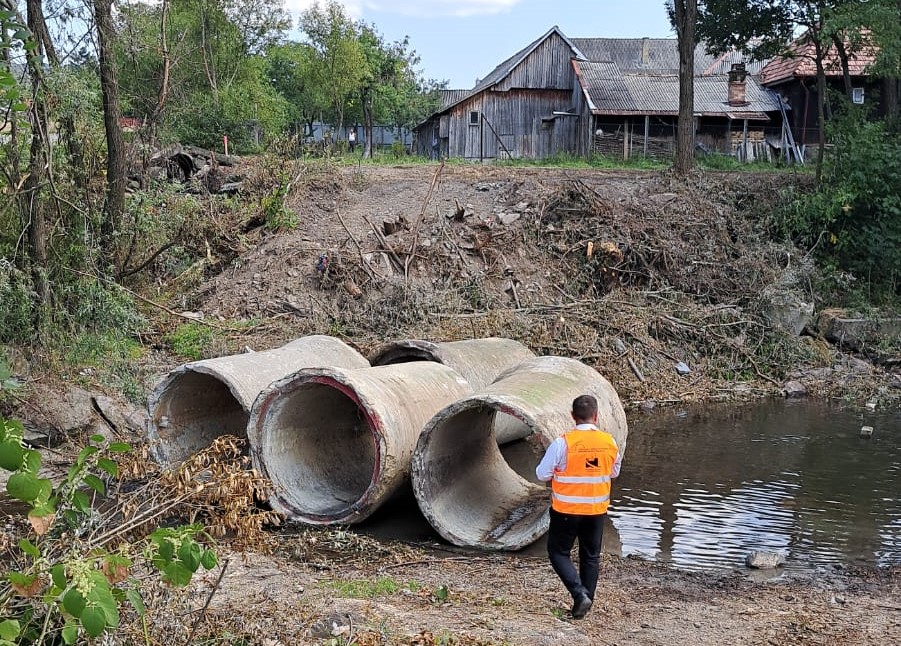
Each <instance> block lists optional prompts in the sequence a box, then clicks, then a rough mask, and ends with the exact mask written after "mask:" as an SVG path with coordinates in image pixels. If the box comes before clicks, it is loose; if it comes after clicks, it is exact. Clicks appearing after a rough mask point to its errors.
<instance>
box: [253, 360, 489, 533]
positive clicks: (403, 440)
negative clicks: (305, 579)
mask: <svg viewBox="0 0 901 646" xmlns="http://www.w3.org/2000/svg"><path fill="white" fill-rule="evenodd" d="M471 393H472V388H470V386H469V384H468V383H467V382H466V380H465V379H463V378H462V377H461V376H460V375H459V374H457V373H456V372H455V371H453V370H451V369H450V368H448V367H447V366H443V365H440V364H437V363H432V362H417V363H408V364H400V365H394V366H381V367H376V368H366V369H363V370H337V369H310V370H301V371H299V372H297V373H296V374H294V375H291V376H288V377H285V378H284V379H281V380H279V381H277V382H275V383H273V384H272V385H271V386H269V387H268V388H267V389H266V390H264V391H263V392H262V393H260V395H259V397H257V400H256V401H255V402H254V405H253V408H252V409H251V412H250V422H249V425H248V435H249V436H250V446H251V458H252V460H253V464H254V467H255V468H256V469H257V470H258V471H259V472H260V473H262V474H263V475H265V476H266V477H268V478H269V479H270V480H271V482H272V484H273V489H274V492H273V494H272V496H271V497H270V500H269V502H270V504H271V505H272V508H273V509H275V510H276V511H279V512H282V513H283V514H285V516H287V517H288V518H289V519H291V520H297V521H301V522H304V523H307V524H312V525H337V524H351V523H356V522H359V521H361V520H363V519H365V518H366V517H368V516H369V515H370V514H371V513H372V512H374V511H375V510H376V509H377V508H378V507H379V506H380V505H381V504H382V503H384V502H385V501H386V500H388V498H390V497H391V495H392V494H394V493H395V492H396V491H398V489H399V488H400V487H401V486H402V485H403V484H404V483H405V482H406V481H407V480H408V479H409V475H410V459H411V457H412V454H413V449H414V447H415V446H416V440H417V438H418V437H419V433H420V432H421V431H422V428H423V426H425V424H426V422H428V421H429V419H430V418H431V417H432V415H434V414H435V413H436V412H437V411H439V410H440V409H441V408H443V407H444V406H447V405H448V404H449V403H451V402H453V401H457V400H459V399H461V398H463V397H466V396H467V395H470V394H471Z"/></svg>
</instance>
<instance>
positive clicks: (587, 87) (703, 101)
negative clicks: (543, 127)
mask: <svg viewBox="0 0 901 646" xmlns="http://www.w3.org/2000/svg"><path fill="white" fill-rule="evenodd" d="M573 64H574V66H575V68H576V74H577V75H578V77H579V82H580V83H581V84H582V89H583V92H584V93H585V94H586V96H587V97H588V99H589V102H590V104H591V107H592V112H593V113H595V114H610V115H619V114H657V115H677V114H679V77H678V75H675V74H619V70H618V69H617V67H616V65H615V64H613V63H589V62H580V61H576V62H574V63H573ZM694 89H695V101H694V103H695V106H694V110H695V114H700V115H706V116H730V117H732V118H738V119H755V118H759V117H760V116H761V115H762V113H766V112H776V111H778V110H779V99H778V97H776V96H775V95H774V94H773V93H771V92H769V91H768V90H766V89H765V88H762V87H761V86H760V85H758V84H757V82H756V81H754V79H753V78H751V77H748V79H747V82H746V85H745V98H746V101H747V104H746V105H741V106H733V105H729V103H728V102H727V100H726V99H727V97H728V92H729V81H728V77H727V76H696V77H695V88H694ZM764 118H765V116H764Z"/></svg>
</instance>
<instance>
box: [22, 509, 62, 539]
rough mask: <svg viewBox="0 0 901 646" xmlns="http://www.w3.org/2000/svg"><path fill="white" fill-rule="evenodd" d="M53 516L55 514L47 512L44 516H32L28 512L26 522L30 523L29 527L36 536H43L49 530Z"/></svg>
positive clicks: (54, 516)
mask: <svg viewBox="0 0 901 646" xmlns="http://www.w3.org/2000/svg"><path fill="white" fill-rule="evenodd" d="M55 518H56V514H47V515H46V516H34V515H32V514H28V522H29V523H31V528H32V529H33V530H34V533H35V534H37V535H38V536H43V535H44V534H46V533H47V532H48V531H49V530H50V527H51V525H53V520H54V519H55Z"/></svg>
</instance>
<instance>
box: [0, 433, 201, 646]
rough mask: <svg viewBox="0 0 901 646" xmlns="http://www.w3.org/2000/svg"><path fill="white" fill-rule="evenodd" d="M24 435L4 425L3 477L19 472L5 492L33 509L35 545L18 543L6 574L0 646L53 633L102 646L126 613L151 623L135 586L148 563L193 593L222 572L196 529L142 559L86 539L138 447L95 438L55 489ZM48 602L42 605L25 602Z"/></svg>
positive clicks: (156, 540) (160, 541)
mask: <svg viewBox="0 0 901 646" xmlns="http://www.w3.org/2000/svg"><path fill="white" fill-rule="evenodd" d="M22 434H23V429H22V425H21V424H20V423H18V422H15V421H12V420H7V419H3V418H0V468H3V469H4V470H6V471H9V472H11V473H10V476H9V480H8V482H7V485H6V491H7V494H8V495H9V496H10V497H11V498H13V499H15V500H19V501H21V502H23V503H25V504H26V505H27V506H28V511H27V518H28V522H29V523H30V524H31V527H32V530H33V532H34V535H35V538H34V540H32V539H31V538H22V539H20V540H19V542H18V546H17V547H18V551H19V554H18V556H17V558H15V559H14V560H12V561H9V563H10V564H11V565H9V566H8V567H14V568H15V569H11V570H8V571H5V572H4V574H3V577H4V578H5V579H6V580H7V581H8V583H9V585H10V588H11V590H10V593H9V594H7V595H5V596H3V597H2V598H0V615H2V616H4V617H5V618H6V619H4V620H3V621H2V622H0V646H2V645H5V644H15V643H19V642H20V641H21V643H36V644H43V643H49V642H47V641H45V639H47V638H49V635H48V631H49V630H53V631H56V630H59V631H60V635H61V637H62V641H63V643H66V644H73V643H75V642H76V641H77V640H78V637H79V633H82V632H83V633H84V634H85V635H87V636H88V637H90V638H94V637H98V636H100V635H102V634H103V633H105V632H107V631H109V630H112V629H115V628H116V627H118V625H119V622H120V608H121V606H122V604H124V603H129V604H130V605H131V606H132V607H133V608H134V610H135V611H136V612H137V613H138V614H139V615H140V614H143V612H144V603H143V600H142V598H141V594H140V589H139V586H140V582H139V581H138V580H137V579H134V578H129V576H128V571H129V569H130V568H131V567H132V566H133V565H134V562H135V558H137V557H138V556H140V555H141V554H144V555H145V556H146V560H147V562H148V563H149V564H150V565H152V566H154V567H156V568H157V570H158V571H159V572H160V573H161V576H162V579H163V581H165V582H167V583H169V584H171V585H177V586H180V585H186V584H187V583H189V582H190V580H191V577H192V575H193V574H194V573H195V572H196V571H197V569H198V568H199V567H201V566H202V567H204V568H205V569H211V568H213V567H215V566H216V564H217V558H216V554H215V553H214V552H212V551H211V550H209V549H206V548H204V547H203V546H201V545H200V543H199V542H198V538H202V539H209V537H208V536H207V535H206V534H205V533H204V532H203V531H202V530H201V529H200V528H199V527H197V526H189V527H184V528H162V529H157V530H156V531H154V532H153V533H152V534H151V535H150V537H149V538H148V539H147V541H146V544H145V545H144V547H143V549H142V548H141V547H140V546H133V545H130V544H128V543H125V544H123V546H122V547H121V548H120V549H118V550H116V551H109V550H107V549H105V548H104V547H103V545H102V544H98V545H92V544H91V541H90V540H83V539H79V537H82V536H83V535H84V529H85V522H86V521H87V520H88V519H89V518H90V517H91V515H92V514H93V513H94V511H93V508H92V498H93V497H94V496H104V495H106V492H107V488H108V486H109V483H110V482H111V481H112V480H114V479H115V478H116V477H117V476H118V473H119V468H118V463H117V462H116V460H115V457H116V456H118V455H121V454H123V453H127V452H129V451H131V447H130V446H129V445H128V444H124V443H119V442H108V441H107V440H105V439H104V437H103V436H101V435H94V436H92V437H91V438H90V439H89V440H88V443H87V444H86V445H85V446H84V447H83V448H82V449H81V451H80V452H79V453H78V456H77V457H76V459H75V461H74V462H73V464H72V465H71V466H70V468H69V471H68V473H67V474H66V477H65V478H64V479H63V481H62V482H61V483H60V484H59V485H57V486H55V487H54V486H53V484H52V483H51V481H50V480H49V479H47V478H42V477H41V476H40V475H39V469H40V467H41V455H40V453H38V452H37V451H34V450H32V449H29V448H27V447H26V446H25V445H24V444H23V441H22ZM39 595H40V598H41V600H42V602H43V603H41V604H36V605H29V604H22V603H18V602H17V600H18V599H30V598H36V597H38V596H39Z"/></svg>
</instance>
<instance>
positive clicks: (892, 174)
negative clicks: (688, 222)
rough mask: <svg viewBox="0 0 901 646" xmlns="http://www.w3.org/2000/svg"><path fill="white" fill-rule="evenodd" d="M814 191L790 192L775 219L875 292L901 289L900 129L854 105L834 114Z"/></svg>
mask: <svg viewBox="0 0 901 646" xmlns="http://www.w3.org/2000/svg"><path fill="white" fill-rule="evenodd" d="M830 139H831V141H832V142H833V149H832V152H831V154H830V155H829V156H828V157H827V159H826V160H825V165H824V168H823V178H822V182H821V183H820V185H819V186H818V188H817V190H816V192H814V193H812V194H808V195H802V196H801V197H798V198H797V199H794V200H792V201H791V202H790V203H789V204H788V206H787V207H786V208H784V209H783V210H782V211H781V212H779V213H777V215H776V217H775V220H774V222H775V226H776V229H777V231H778V232H780V233H783V234H787V235H789V236H791V237H792V238H794V240H795V241H796V242H797V243H799V244H802V245H804V246H806V247H808V248H815V249H816V252H817V253H818V254H819V256H820V259H821V260H823V261H825V262H827V263H829V264H832V265H833V266H834V267H836V268H837V269H839V270H842V271H847V272H851V273H852V274H853V275H855V276H856V277H857V278H858V279H859V280H862V281H865V282H866V283H867V284H868V285H869V286H870V288H871V292H872V293H873V296H879V295H882V296H889V297H891V296H895V297H896V296H898V295H899V294H901V137H899V135H897V134H892V133H891V132H890V131H889V130H888V129H887V127H886V125H885V124H884V123H883V122H871V121H867V120H866V119H865V117H864V115H862V114H859V113H851V114H848V115H846V116H844V117H842V118H841V119H837V120H836V121H834V122H833V124H832V127H831V128H830Z"/></svg>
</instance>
